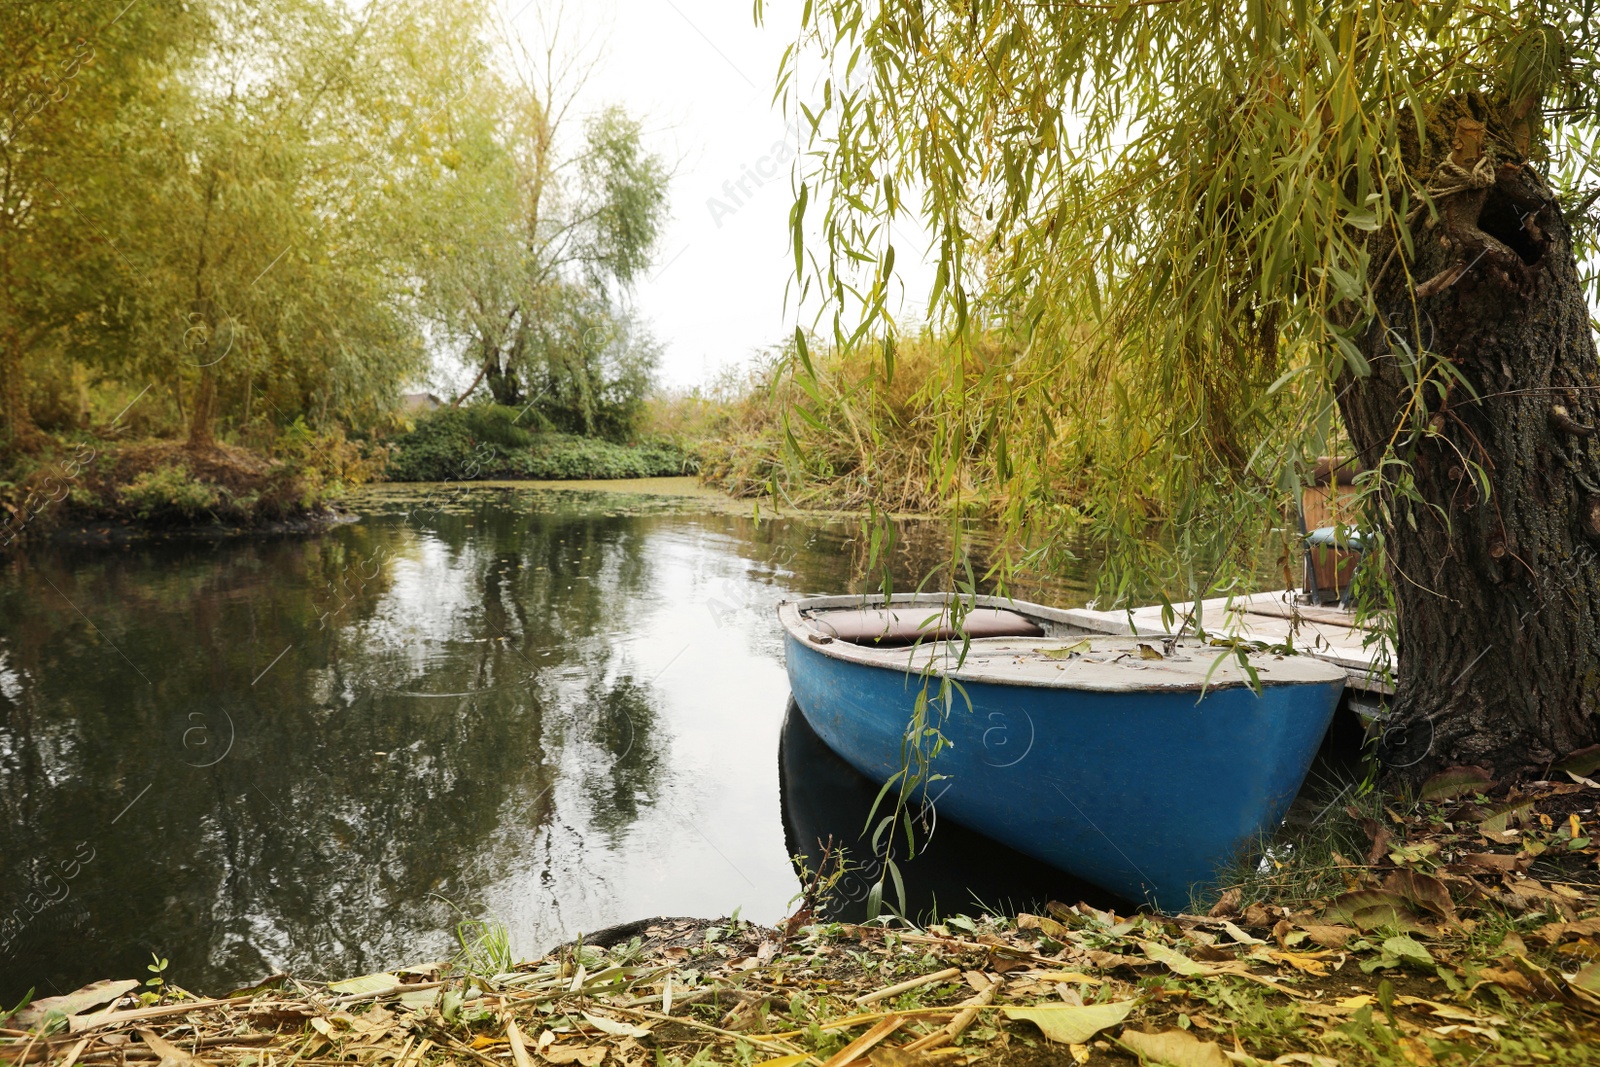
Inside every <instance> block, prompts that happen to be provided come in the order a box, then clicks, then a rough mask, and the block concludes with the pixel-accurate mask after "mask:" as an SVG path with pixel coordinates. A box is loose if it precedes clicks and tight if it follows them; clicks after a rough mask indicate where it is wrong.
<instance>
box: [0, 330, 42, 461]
mask: <svg viewBox="0 0 1600 1067" xmlns="http://www.w3.org/2000/svg"><path fill="white" fill-rule="evenodd" d="M44 440H45V436H44V434H43V433H42V432H41V431H40V429H39V427H38V425H37V424H35V423H34V421H33V411H32V410H31V409H30V408H29V407H28V386H27V381H26V380H25V378H24V377H23V373H22V345H21V344H20V342H19V341H18V340H17V339H16V338H13V337H8V338H4V339H0V447H9V448H13V449H15V450H17V451H19V452H33V451H36V450H37V449H38V448H39V446H40V445H42V444H43V443H44Z"/></svg>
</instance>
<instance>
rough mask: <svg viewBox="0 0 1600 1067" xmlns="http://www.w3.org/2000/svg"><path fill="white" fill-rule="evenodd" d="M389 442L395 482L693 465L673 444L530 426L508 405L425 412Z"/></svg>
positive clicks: (565, 476)
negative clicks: (413, 425) (624, 441)
mask: <svg viewBox="0 0 1600 1067" xmlns="http://www.w3.org/2000/svg"><path fill="white" fill-rule="evenodd" d="M390 447H391V452H390V458H389V466H388V468H387V470H386V471H385V476H386V477H387V478H388V479H389V480H390V481H396V482H442V481H474V480H479V479H486V478H525V479H531V480H537V481H572V480H584V479H591V478H594V479H599V478H659V477H669V476H673V475H679V474H688V473H693V466H694V465H693V464H692V462H691V461H690V460H689V458H688V457H687V456H686V455H685V454H684V452H683V451H682V450H681V449H679V448H678V447H677V446H675V445H672V444H668V443H665V442H655V441H651V442H642V443H638V444H617V443H616V442H612V441H606V440H601V439H599V438H592V437H574V436H572V435H570V434H562V433H554V432H544V433H532V432H530V431H528V430H524V429H522V428H521V427H520V426H518V425H516V421H515V412H512V411H511V410H510V409H509V408H499V407H491V406H488V405H482V406H478V407H473V408H462V409H459V410H449V409H447V410H442V411H438V412H435V413H434V414H432V415H428V416H425V417H424V418H422V419H420V420H418V422H417V424H416V428H415V429H413V430H411V431H410V432H409V433H407V434H404V435H402V436H401V437H399V438H396V439H395V440H394V441H393V442H392V443H391V446H390Z"/></svg>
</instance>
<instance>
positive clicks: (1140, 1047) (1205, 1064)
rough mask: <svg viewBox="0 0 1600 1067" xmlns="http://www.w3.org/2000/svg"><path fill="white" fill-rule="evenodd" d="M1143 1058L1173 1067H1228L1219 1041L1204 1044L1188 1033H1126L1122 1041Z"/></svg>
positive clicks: (1180, 1031)
mask: <svg viewBox="0 0 1600 1067" xmlns="http://www.w3.org/2000/svg"><path fill="white" fill-rule="evenodd" d="M1118 1040H1120V1041H1121V1042H1122V1044H1124V1045H1126V1046H1127V1047H1128V1048H1130V1049H1132V1050H1133V1051H1134V1052H1135V1053H1137V1054H1138V1055H1139V1056H1140V1057H1141V1058H1143V1059H1146V1060H1151V1061H1154V1062H1157V1063H1165V1064H1170V1065H1171V1067H1228V1057H1227V1055H1226V1054H1224V1053H1223V1051H1222V1048H1221V1046H1219V1045H1218V1044H1217V1043H1216V1042H1215V1041H1202V1040H1201V1039H1200V1038H1198V1037H1195V1036H1194V1035H1193V1034H1191V1033H1189V1032H1188V1031H1186V1030H1167V1031H1165V1032H1163V1033H1159V1034H1142V1033H1140V1032H1139V1031H1137V1030H1124V1031H1123V1032H1122V1037H1121V1038H1119V1039H1118Z"/></svg>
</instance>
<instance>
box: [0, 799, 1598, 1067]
mask: <svg viewBox="0 0 1600 1067" xmlns="http://www.w3.org/2000/svg"><path fill="white" fill-rule="evenodd" d="M1421 795H1422V796H1423V797H1425V798H1428V799H1424V800H1421V801H1419V802H1418V803H1416V804H1415V805H1413V806H1411V807H1410V808H1409V809H1407V810H1405V811H1403V812H1401V811H1396V810H1394V807H1395V806H1393V805H1391V807H1390V808H1388V809H1385V810H1383V811H1382V815H1381V818H1380V817H1379V816H1376V815H1366V814H1362V813H1360V812H1352V813H1351V825H1352V826H1356V827H1360V828H1361V831H1360V832H1361V833H1363V834H1364V835H1365V837H1366V841H1365V842H1358V843H1357V845H1358V846H1360V847H1362V848H1365V847H1366V845H1367V844H1368V843H1370V844H1371V845H1372V846H1373V849H1372V852H1371V854H1369V855H1368V857H1367V861H1366V862H1363V863H1354V862H1351V861H1348V860H1343V859H1342V857H1341V858H1340V859H1339V860H1338V861H1337V864H1336V868H1335V872H1336V874H1337V876H1338V878H1339V879H1340V880H1341V881H1342V884H1339V885H1335V886H1332V887H1329V886H1328V885H1327V883H1326V880H1324V882H1323V883H1322V884H1323V887H1324V891H1323V892H1322V893H1321V894H1320V895H1316V896H1307V895H1305V893H1304V892H1295V891H1294V890H1293V889H1292V888H1291V887H1289V886H1288V885H1287V883H1285V884H1282V885H1279V886H1278V888H1277V889H1276V890H1275V891H1273V892H1268V893H1266V894H1265V895H1262V887H1261V886H1260V885H1254V886H1252V885H1244V884H1241V885H1239V886H1235V887H1231V888H1228V889H1226V890H1224V891H1222V892H1220V894H1217V895H1216V897H1215V903H1214V906H1213V907H1211V908H1210V910H1209V914H1204V915H1202V914H1179V915H1161V914H1153V913H1142V914H1135V915H1118V914H1116V913H1115V912H1110V911H1104V910H1100V909H1097V908H1094V907H1092V906H1090V905H1088V904H1081V903H1080V904H1077V905H1070V906H1069V905H1066V904H1062V903H1059V902H1051V903H1050V904H1048V905H1047V906H1046V907H1045V908H1043V909H1041V910H1042V914H1037V915H1035V914H1028V913H1022V914H1017V915H1014V916H1010V917H998V916H980V917H976V918H967V917H952V918H947V919H945V920H944V921H943V922H942V923H932V924H929V925H926V926H921V927H916V926H911V925H909V924H906V923H904V922H898V921H890V922H882V923H874V924H868V925H858V924H851V923H836V922H816V921H811V922H807V921H804V920H805V916H803V915H801V916H797V917H796V919H795V920H791V921H790V922H787V923H783V924H780V925H779V926H777V927H770V928H769V927H763V926H759V925H756V924H752V923H748V922H741V921H738V920H729V919H721V920H697V919H669V918H660V919H654V920H649V921H646V922H643V923H635V924H629V927H628V929H629V936H628V937H627V938H626V939H624V938H622V937H609V938H608V937H602V938H601V939H600V941H599V942H596V941H595V940H593V938H591V939H590V940H589V941H588V942H587V943H585V942H582V941H580V942H576V943H573V944H569V945H565V946H562V947H561V948H558V949H556V950H554V951H552V952H550V953H548V954H546V955H545V956H544V957H542V958H540V959H538V960H533V961H530V962H528V963H524V964H522V965H520V966H518V967H515V968H513V969H512V970H511V971H509V972H506V973H501V974H492V975H491V974H466V973H461V972H460V966H459V961H457V963H456V964H455V965H452V964H450V963H438V964H428V965H424V966H418V967H409V968H396V969H394V970H392V971H387V972H381V973H376V974H370V975H358V976H354V977H352V978H349V979H346V980H344V981H339V982H333V983H328V984H318V983H309V982H302V981H298V980H296V979H293V978H290V977H286V976H282V975H277V976H274V977H273V978H271V979H269V980H267V981H265V982H262V983H258V984H257V985H255V986H253V987H251V988H248V989H244V990H239V991H236V992H235V993H234V994H232V995H230V996H227V997H217V998H206V997H199V996H194V995H191V994H189V993H186V992H184V991H183V990H181V989H177V988H176V987H171V986H169V987H167V989H166V990H165V991H164V992H162V993H161V994H160V995H159V996H158V995H156V994H153V993H149V992H146V993H144V994H138V993H137V992H136V990H137V989H138V983H136V982H134V981H133V980H131V979H130V980H125V981H122V982H97V983H95V984H93V985H91V986H87V987H85V988H84V989H82V990H79V991H77V992H75V993H71V994H68V995H67V996H64V997H52V998H47V999H42V1000H38V1001H34V1002H32V1003H29V1004H25V1005H22V1006H21V1007H20V1010H16V1011H13V1012H12V1013H11V1014H10V1017H9V1018H6V1019H0V1060H3V1061H6V1062H7V1063H12V1064H44V1065H47V1067H79V1065H83V1067H100V1065H106V1064H115V1065H116V1067H335V1065H351V1064H355V1065H381V1067H543V1065H545V1064H579V1065H582V1067H601V1065H602V1064H615V1065H617V1067H646V1065H651V1067H674V1065H690V1064H693V1065H695V1067H702V1065H708V1064H712V1063H728V1064H738V1065H740V1067H757V1065H765V1067H801V1065H805V1064H809V1065H813V1067H851V1065H852V1064H860V1065H862V1067H932V1065H944V1064H967V1063H996V1064H1008V1065H1009V1064H1016V1065H1019V1067H1033V1065H1035V1064H1038V1065H1043V1064H1056V1063H1071V1064H1165V1065H1169V1067H1188V1065H1191V1064H1194V1065H1205V1067H1220V1065H1223V1064H1227V1065H1230V1067H1251V1065H1264V1064H1273V1065H1278V1067H1291V1065H1308V1067H1332V1065H1346V1064H1385V1065H1387V1064H1395V1065H1416V1064H1422V1065H1431V1064H1452V1063H1455V1064H1460V1065H1462V1067H1491V1065H1496V1064H1519V1065H1520V1064H1530V1063H1553V1064H1565V1063H1596V1062H1600V870H1597V869H1596V850H1595V847H1594V845H1593V844H1592V843H1591V842H1590V840H1589V838H1588V837H1587V831H1586V829H1585V827H1586V825H1587V824H1592V823H1593V822H1594V821H1595V819H1596V818H1600V816H1596V814H1595V803H1596V801H1597V800H1600V790H1596V789H1594V788H1591V787H1589V786H1586V785H1584V784H1581V783H1578V782H1570V781H1562V782H1533V783H1525V784H1523V785H1521V786H1519V787H1516V788H1508V787H1500V786H1497V785H1496V784H1495V783H1493V782H1492V781H1490V780H1489V779H1488V777H1487V775H1486V774H1485V773H1483V772H1481V770H1479V769H1477V768H1457V769H1453V770H1452V771H1449V772H1446V773H1445V775H1443V776H1441V777H1440V778H1438V779H1436V780H1435V782H1434V783H1431V784H1430V785H1429V786H1424V787H1423V790H1422V794H1421ZM1580 842H1581V843H1580ZM1353 850H1354V846H1353ZM1246 893H1249V894H1251V895H1254V896H1258V897H1260V899H1255V900H1251V901H1250V902H1249V903H1248V904H1246V903H1245V900H1246V896H1245V894H1246Z"/></svg>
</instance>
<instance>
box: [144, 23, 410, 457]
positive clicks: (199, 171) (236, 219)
mask: <svg viewBox="0 0 1600 1067" xmlns="http://www.w3.org/2000/svg"><path fill="white" fill-rule="evenodd" d="M378 10H379V9H368V11H367V12H366V14H365V15H364V16H360V17H358V16H356V15H352V14H351V13H350V12H348V11H347V10H346V9H345V8H344V7H343V6H342V5H334V4H326V3H322V2H320V0H300V2H287V3H281V4H274V5H270V6H268V7H261V6H259V5H254V4H246V3H233V2H228V3H222V2H216V0H214V2H213V18H214V26H215V33H214V40H213V43H212V46H211V47H210V48H209V49H208V50H207V52H206V53H205V55H204V61H203V62H201V63H197V64H195V65H194V66H193V67H192V68H191V69H190V70H188V71H186V72H185V74H186V76H185V78H184V86H185V88H186V90H187V93H186V95H184V96H183V97H181V98H177V99H176V100H175V106H174V107H173V108H172V110H171V111H169V112H168V113H167V114H164V115H158V116H153V117H152V120H151V122H150V124H149V125H150V128H151V130H152V133H151V135H150V137H149V139H148V140H147V141H146V142H145V143H144V145H143V146H142V147H141V148H139V149H136V152H137V154H138V155H139V157H140V163H141V165H142V166H143V168H144V173H143V178H144V182H143V188H144V190H145V192H146V194H147V197H148V199H146V200H145V201H144V202H142V203H141V204H140V205H139V208H140V214H139V215H138V216H137V218H135V219H130V220H129V222H128V230H129V234H130V241H129V244H130V251H129V252H128V257H129V258H130V259H131V260H132V261H133V262H134V263H135V264H136V266H137V275H138V279H137V282H136V284H135V286H134V287H133V288H134V293H135V296H136V299H137V302H138V325H139V330H138V334H137V344H136V346H135V349H134V351H133V352H132V353H130V356H129V360H128V363H129V367H128V368H127V369H128V370H130V371H133V372H134V373H136V374H138V373H142V374H147V375H149V376H150V377H151V378H153V379H155V380H159V381H162V382H165V383H167V384H169V385H170V386H171V387H172V388H173V389H174V391H175V392H178V393H179V394H180V395H181V394H182V393H183V392H187V394H188V397H189V400H188V405H187V415H188V422H189V444H190V446H191V447H194V448H207V447H210V446H211V445H212V444H213V442H214V426H215V422H216V419H217V416H218V415H219V413H221V412H222V411H223V410H231V411H233V412H235V413H237V414H238V415H239V416H240V418H241V419H242V420H248V419H249V418H251V417H252V416H253V415H261V416H264V417H266V418H267V419H268V420H270V421H272V422H276V423H286V422H289V421H292V419H293V418H295V417H296V416H298V415H300V414H302V413H304V414H309V415H310V416H311V417H312V418H313V419H314V420H316V419H322V420H326V419H327V418H328V417H330V416H343V417H348V416H350V415H351V414H352V413H354V412H355V411H357V410H359V409H360V408H361V407H362V406H363V405H367V406H372V405H374V404H376V405H377V406H383V405H384V404H385V403H386V402H387V401H391V400H392V399H393V396H394V395H395V394H396V393H397V392H398V387H399V384H400V382H401V381H402V380H403V379H404V378H405V377H406V376H408V375H411V374H415V373H417V372H418V371H419V370H420V368H421V367H422V365H423V352H422V345H421V338H420V335H419V333H418V330H417V327H416V324H415V322H414V321H413V319H412V317H411V315H410V313H409V312H408V310H407V308H406V307H405V303H404V295H405V292H406V273H405V270H404V264H403V262H402V258H401V257H402V256H403V252H404V250H403V248H402V246H401V245H400V244H399V243H398V241H396V240H395V239H394V238H393V235H392V233H391V232H390V231H392V229H393V227H392V225H391V222H390V218H389V209H390V204H389V202H390V200H391V199H393V197H394V195H395V194H394V190H395V186H396V185H397V184H399V183H403V182H405V181H408V180H410V181H419V180H420V181H426V180H428V178H427V176H426V174H425V173H422V174H421V175H419V173H418V168H417V166H416V145H415V143H414V142H412V141H410V140H408V139H407V138H405V137H403V136H402V137H395V136H393V135H392V134H387V133H386V134H385V135H384V136H383V137H381V138H375V137H373V136H372V134H371V132H370V131H372V130H373V128H374V127H382V126H384V125H386V124H399V123H403V122H404V121H406V120H407V119H409V118H412V117H414V115H413V114H408V113H407V112H406V111H405V110H402V109H399V108H395V107H394V106H393V105H392V104H389V102H388V101H386V100H385V98H384V96H383V93H384V92H386V91H388V90H386V89H384V88H380V87H381V86H386V85H388V86H391V87H392V82H385V81H384V78H385V77H386V76H390V75H392V74H393V73H395V72H392V71H385V70H382V69H379V68H380V64H379V63H378V62H376V58H377V56H376V55H375V53H377V52H378V51H379V49H380V48H381V47H387V48H388V49H390V50H397V49H398V48H399V47H402V46H403V45H404V43H407V42H416V41H418V40H420V39H421V38H422V37H423V36H424V35H425V33H426V32H427V27H425V26H422V25H419V24H418V23H417V20H416V19H415V17H414V16H415V15H416V10H415V9H411V10H410V11H409V12H408V13H409V14H410V15H412V16H413V17H412V18H411V19H410V20H409V21H408V20H407V19H406V18H404V17H403V15H402V17H395V16H394V15H392V14H391V15H390V16H389V20H388V21H387V22H384V21H381V20H379V18H378V14H377V11H378ZM390 11H391V12H392V11H393V9H390Z"/></svg>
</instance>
